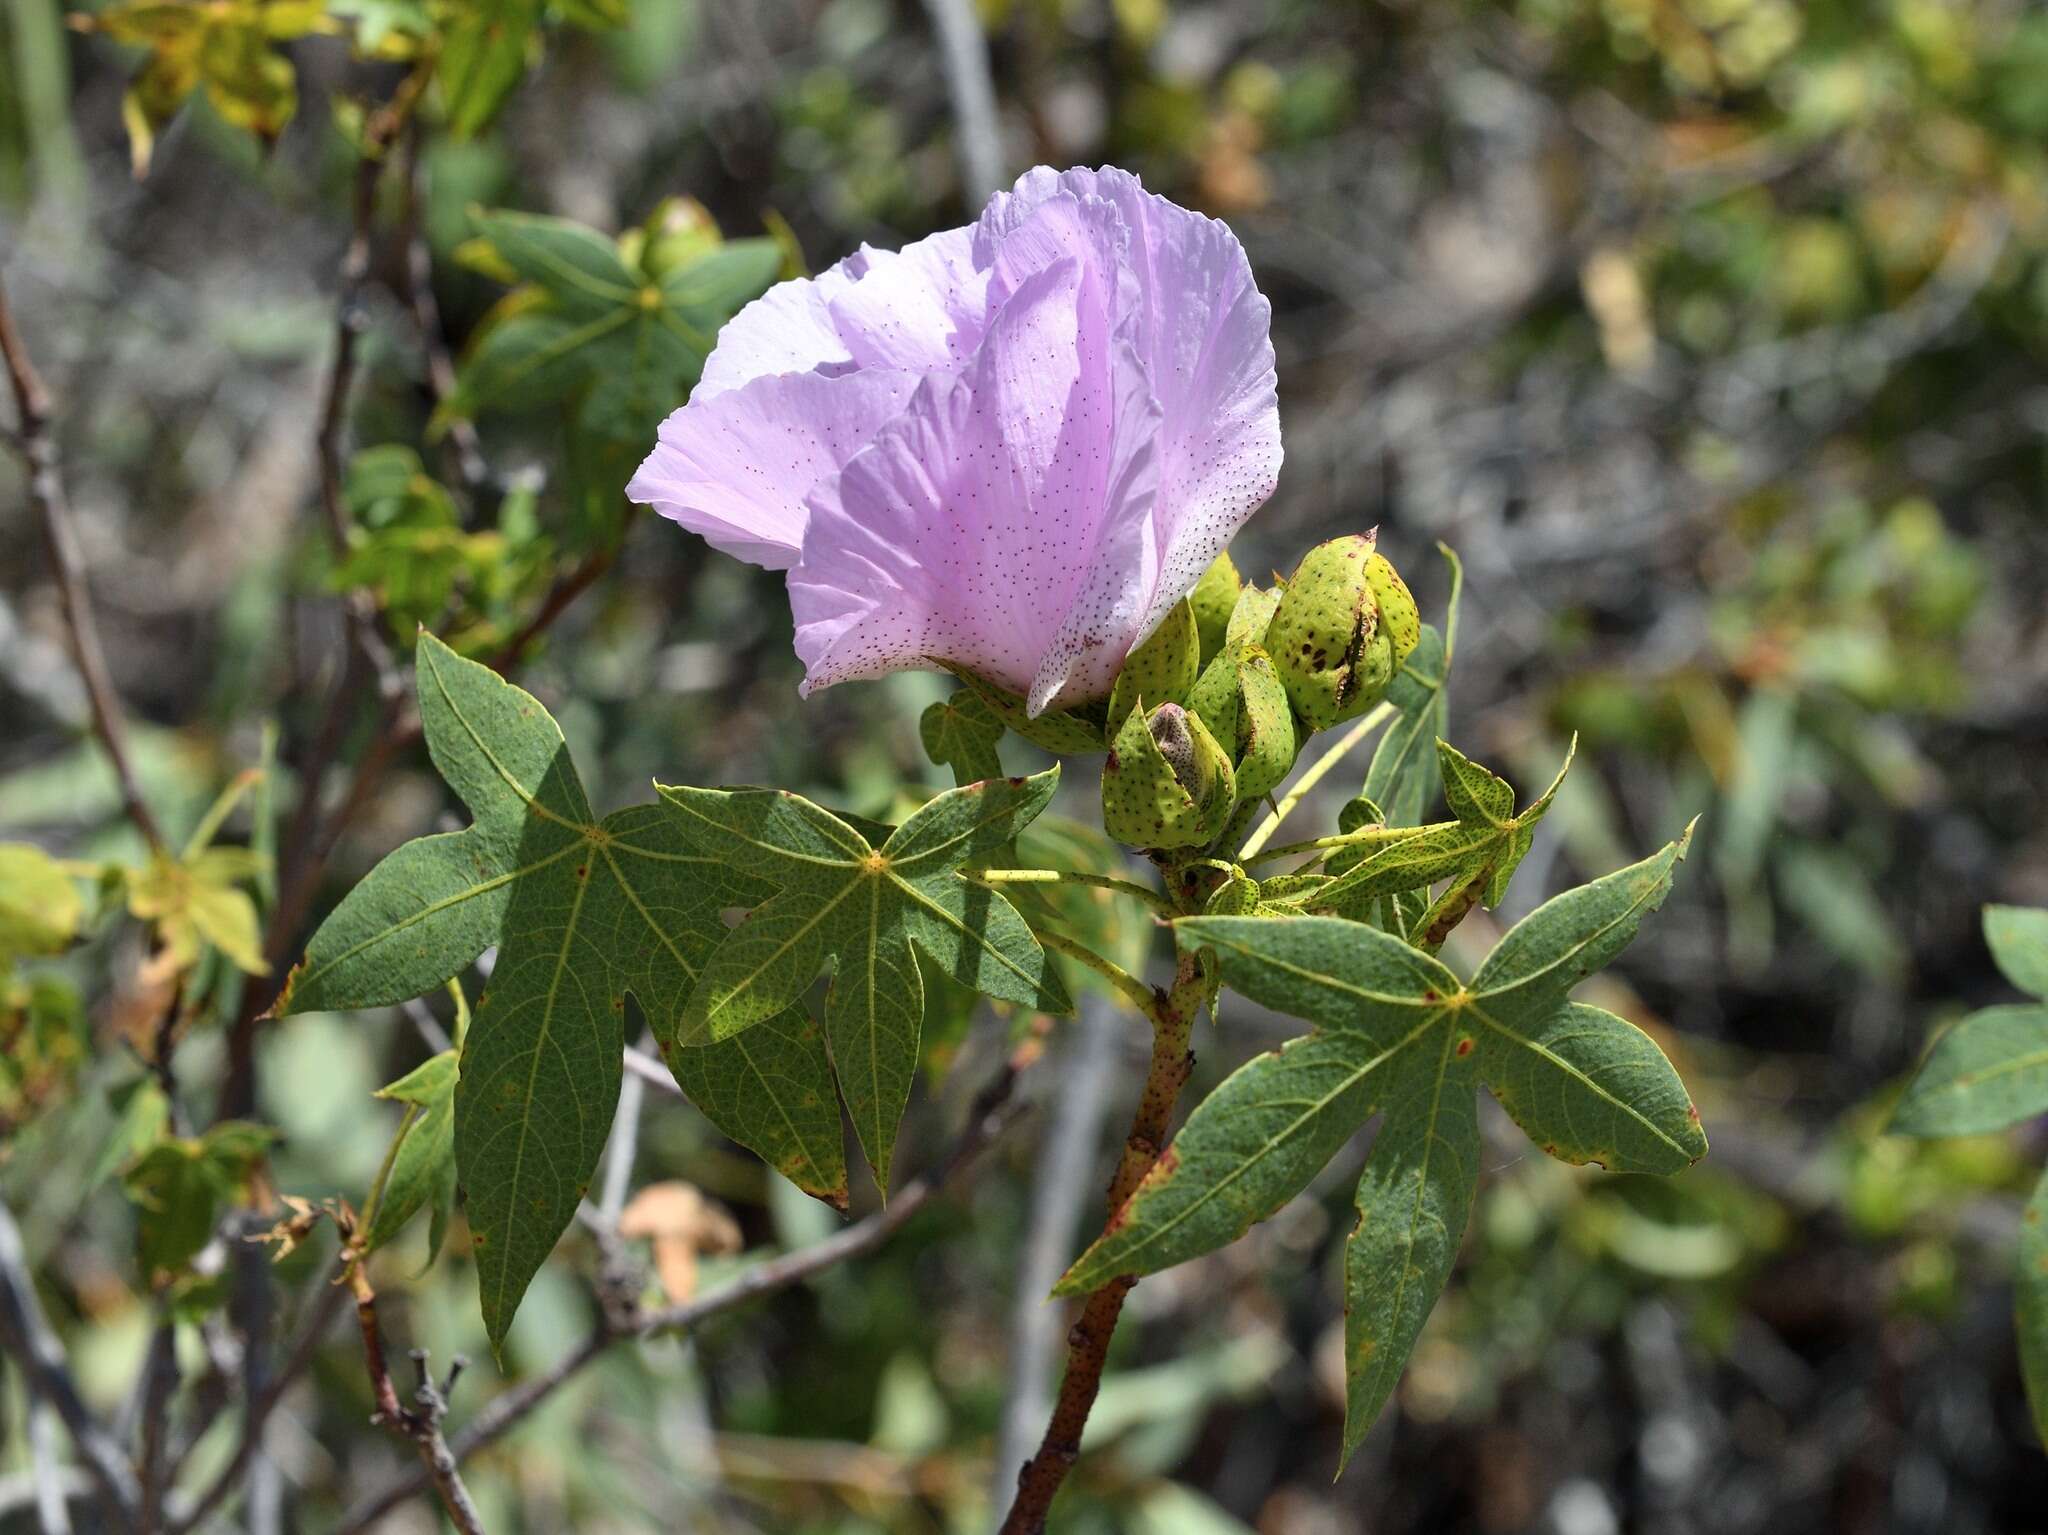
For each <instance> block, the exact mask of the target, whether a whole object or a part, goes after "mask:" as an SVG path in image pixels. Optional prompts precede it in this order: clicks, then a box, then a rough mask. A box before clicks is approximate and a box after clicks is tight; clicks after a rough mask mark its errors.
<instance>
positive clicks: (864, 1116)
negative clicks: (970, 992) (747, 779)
mask: <svg viewBox="0 0 2048 1535" xmlns="http://www.w3.org/2000/svg"><path fill="white" fill-rule="evenodd" d="M1058 782H1059V769H1058V768H1057V767H1053V768H1050V769H1048V770H1047V771H1045V772H1043V773H1040V774H1038V775H1036V776H1035V777H1031V778H1007V779H1006V778H995V779H988V780H985V781H983V782H980V783H975V784H969V785H968V786H967V787H965V788H960V789H951V790H948V791H947V792H946V793H944V794H940V795H937V796H935V797H934V798H933V799H932V800H931V801H929V802H928V803H927V804H926V805H925V806H924V807H923V808H922V809H920V810H919V811H918V812H917V813H916V814H915V815H913V816H911V817H910V819H908V820H907V821H905V822H904V823H903V824H902V825H901V826H900V827H898V828H897V829H896V830H895V831H894V832H893V833H891V834H890V836H889V837H888V838H887V840H885V841H884V842H883V843H882V845H881V846H880V847H876V846H875V845H874V844H873V843H871V842H870V841H869V840H868V838H867V837H866V836H864V835H863V834H862V833H861V832H860V831H859V830H858V829H856V828H855V827H853V826H850V825H848V824H847V823H846V822H845V821H844V820H842V819H841V818H840V817H838V816H836V815H833V814H832V813H831V812H830V811H828V810H824V809H821V808H820V807H819V806H817V805H814V804H812V803H811V802H810V801H809V800H807V799H804V798H802V797H801V796H800V795H796V794H791V793H788V792H786V791H783V790H775V789H738V790H734V789H693V788H671V787H667V786H663V785H657V786H656V787H657V788H659V789H660V792H661V795H662V797H663V798H664V799H665V800H667V801H668V803H669V805H670V806H671V807H673V809H674V811H675V812H676V820H677V824H678V825H679V826H680V827H681V828H682V834H683V836H684V837H685V838H686V840H688V841H689V842H690V843H692V844H693V845H695V846H696V847H697V848H698V849H699V850H700V851H701V852H702V853H704V854H705V855H707V856H709V857H713V858H717V859H722V860H724V861H726V862H729V863H732V864H735V865H739V866H743V867H745V868H746V869H748V870H749V872H750V873H752V874H753V875H755V876H756V877H757V878H759V879H762V880H765V881H767V882H768V883H770V884H772V885H774V886H775V887H776V889H777V892H778V893H777V894H776V895H775V897H774V898H773V899H772V900H769V901H767V902H765V903H763V904H762V905H760V906H757V907H755V908H754V910H752V911H751V912H749V913H748V914H747V916H746V917H745V918H744V919H743V920H742V921H741V922H740V923H739V924H738V925H737V926H735V927H734V928H733V929H732V930H731V931H730V932H729V933H728V934H726V936H725V941H724V942H723V943H722V944H720V945H719V947H718V949H717V951H716V952H715V953H714V954H713V955H712V956H711V959H710V962H709V963H708V964H707V965H706V966H705V969H704V973H703V975H702V976H701V977H700V978H699V979H698V981H697V985H696V988H695V990H694V991H693V992H692V993H691V994H690V999H689V1003H688V1005H687V1006H686V1007H685V1008H684V1010H683V1016H682V1018H681V1020H680V1022H679V1025H678V1029H677V1032H678V1035H679V1037H680V1040H681V1043H682V1044H683V1045H684V1046H685V1047H692V1046H699V1045H706V1044H711V1043H714V1042H717V1041H724V1040H732V1039H735V1038H740V1037H744V1036H743V1031H745V1030H748V1029H750V1028H751V1027H752V1026H753V1025H755V1024H757V1023H759V1022H761V1021H762V1020H764V1019H767V1018H771V1017H773V1016H775V1015H776V1014H777V1013H780V1012H782V1011H783V1010H785V1009H786V1008H788V1007H790V1006H791V1005H792V1004H794V1003H795V1002H796V1001H797V1000H798V999H799V998H800V997H802V996H803V994H804V992H805V991H806V990H807V989H808V988H809V987H810V984H811V982H812V981H814V980H815V979H816V978H817V975H818V972H819V971H820V970H821V969H822V968H823V967H824V966H825V964H826V963H827V962H828V961H830V962H831V964H832V988H831V991H830V993H829V995H828V997H827V999H826V1004H825V1033H826V1037H827V1039H828V1040H829V1041H830V1047H831V1053H832V1063H833V1068H834V1071H835V1073H836V1075H837V1077H838V1079H839V1089H840V1091H841V1092H842V1093H843V1094H844V1095H845V1098H846V1106H847V1110H848V1112H849V1113H850V1114H851V1115H852V1117H853V1124H854V1130H855V1133H856V1134H857V1135H858V1136H859V1137H860V1143H861V1147H862V1149H863V1150H864V1151H865V1152H866V1154H867V1158H868V1163H869V1165H870V1166H871V1167H872V1168H873V1169H874V1172H875V1178H876V1181H877V1182H878V1183H879V1184H880V1185H881V1186H882V1188H883V1189H885V1190H886V1189H887V1188H888V1186H889V1160H890V1153H891V1152H892V1150H893V1149H894V1147H895V1142H896V1123H897V1121H898V1120H899V1119H900V1118H901V1117H902V1114H903V1106H904V1104H905V1102H906V1101H908V1098H909V1095H910V1084H911V1079H912V1077H913V1076H914V1075H915V1073H916V1069H917V1060H918V1034H919V1029H920V1027H921V1024H922V1019H923V1013H924V989H923V984H922V982H921V980H920V977H919V974H918V962H917V960H916V959H915V958H913V956H912V949H913V946H914V947H915V948H916V949H917V950H918V951H919V952H921V953H922V954H923V956H924V957H925V959H926V960H928V961H930V962H932V963H934V964H936V965H938V966H939V967H940V968H941V969H943V970H944V971H946V972H947V973H948V974H950V975H951V976H952V977H953V978H954V979H955V980H956V981H959V982H960V983H961V984H962V985H964V986H970V987H972V988H973V989H975V990H976V991H979V992H983V993H985V994H986V995H988V996H991V997H994V998H997V999H998V1000H1001V1001H1006V1002H1016V1003H1019V1004H1021V1005H1023V1006H1026V1007H1037V1008H1042V1009H1044V1010H1046V1011H1048V1012H1065V1011H1067V1009H1068V1007H1069V1003H1068V1000H1067V994H1066V988H1065V987H1064V986H1063V985H1062V984H1061V983H1060V978H1059V973H1058V972H1057V970H1055V969H1054V968H1053V966H1052V964H1051V962H1050V961H1049V960H1048V959H1047V957H1046V954H1045V951H1044V950H1042V949H1041V948H1040V947H1039V946H1038V940H1037V939H1036V938H1035V937H1033V936H1032V933H1031V929H1030V928H1029V927H1028V926H1027V925H1026V924H1025V921H1024V919H1023V918H1022V917H1021V916H1019V915H1018V914H1017V911H1016V908H1014V907H1013V906H1011V904H1010V903H1009V901H1008V900H1006V899H1005V898H1004V897H1003V896H1002V895H999V894H998V893H997V892H995V891H994V890H991V889H990V888H989V887H987V886H986V885H979V884H975V883H973V882H972V881H970V880H968V879H966V878H964V877H962V874H961V870H962V869H963V867H967V866H971V865H973V864H975V863H977V862H979V861H980V860H983V859H985V858H986V857H987V856H988V855H989V854H990V853H991V852H993V851H995V850H996V849H998V848H1000V847H1003V846H1004V845H1006V844H1008V843H1011V842H1014V841H1015V840H1016V837H1017V834H1018V832H1019V831H1021V830H1022V829H1023V828H1024V826H1026V825H1027V824H1028V823H1029V822H1030V821H1031V820H1032V818H1033V817H1035V816H1036V815H1037V814H1038V813H1039V812H1040V811H1041V810H1043V809H1044V808H1045V806H1046V803H1047V801H1049V800H1050V799H1051V798H1052V792H1053V789H1054V787H1055V786H1056V785H1057V784H1058Z"/></svg>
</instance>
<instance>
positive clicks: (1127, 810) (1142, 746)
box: [1102, 703, 1237, 848]
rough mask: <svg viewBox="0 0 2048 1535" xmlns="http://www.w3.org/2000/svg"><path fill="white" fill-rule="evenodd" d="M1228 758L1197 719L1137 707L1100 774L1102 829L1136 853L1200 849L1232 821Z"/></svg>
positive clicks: (1233, 790)
mask: <svg viewBox="0 0 2048 1535" xmlns="http://www.w3.org/2000/svg"><path fill="white" fill-rule="evenodd" d="M1236 803H1237V786H1236V780H1235V777H1234V775H1233V773H1232V771H1231V766H1230V756H1229V753H1227V752H1225V751H1224V749H1223V748H1222V747H1221V746H1219V745H1218V744H1217V742H1216V738H1215V737H1214V736H1213V735H1211V734H1210V733H1209V727H1208V726H1207V725H1205V724H1203V723H1202V720H1201V717H1200V716H1199V715H1195V714H1190V713H1189V712H1188V711H1187V710H1186V709H1183V708H1182V707H1181V706H1180V705H1179V704H1173V703H1165V704H1160V705H1159V706H1158V707H1157V708H1155V709H1152V710H1151V711H1150V712H1149V713H1148V712H1147V711H1146V710H1145V709H1144V707H1143V705H1142V704H1140V705H1138V706H1136V707H1134V708H1133V709H1132V710H1131V712H1130V714H1129V716H1128V717H1127V718H1126V719H1125V720H1124V723H1123V727H1122V728H1121V729H1120V730H1118V731H1117V734H1116V739H1115V741H1114V742H1113V743H1112V744H1111V746H1110V751H1109V757H1108V760H1107V761H1105V762H1104V764H1103V768H1102V826H1103V830H1105V831H1107V832H1108V833H1109V834H1110V836H1112V837H1114V838H1115V839H1116V840H1117V841H1118V842H1122V843H1125V844H1127V845H1128V846H1131V847H1143V848H1179V847H1200V846H1202V845H1204V844H1205V843H1208V842H1212V841H1214V840H1215V838H1216V837H1217V836H1218V835H1219V834H1220V833H1221V832H1222V830H1223V827H1224V824H1225V822H1227V821H1228V820H1229V819H1230V812H1231V808H1232V807H1233V806H1234V805H1235V804H1236Z"/></svg>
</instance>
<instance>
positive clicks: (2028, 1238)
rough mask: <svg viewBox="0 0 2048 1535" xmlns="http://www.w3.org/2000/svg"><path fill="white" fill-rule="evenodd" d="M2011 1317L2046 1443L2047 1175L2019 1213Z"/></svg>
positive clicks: (2030, 1397)
mask: <svg viewBox="0 0 2048 1535" xmlns="http://www.w3.org/2000/svg"><path fill="white" fill-rule="evenodd" d="M2013 1292H2014V1306H2013V1312H2014V1320H2015V1323H2016V1324H2017V1326H2018V1328H2019V1338H2020V1374H2021V1375H2022V1376H2023V1377H2024V1378H2025V1380H2026V1383H2027V1401H2028V1402H2029V1403H2030V1404H2031V1405H2032V1406H2033V1409H2034V1432H2035V1433H2036V1434H2038V1435H2039V1436H2040V1438H2041V1443H2042V1444H2043V1445H2048V1174H2043V1175H2042V1178H2041V1181H2040V1182H2039V1183H2037V1184H2035V1185H2034V1197H2033V1198H2032V1199H2029V1200H2028V1201H2027V1207H2026V1209H2025V1210H2024V1211H2022V1212H2021V1214H2020V1250H2019V1262H2018V1269H2017V1272H2016V1274H2015V1277H2014V1284H2013Z"/></svg>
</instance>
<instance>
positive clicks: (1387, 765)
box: [1361, 545, 1465, 826]
mask: <svg viewBox="0 0 2048 1535" xmlns="http://www.w3.org/2000/svg"><path fill="white" fill-rule="evenodd" d="M1438 547H1440V548H1442V549H1443V554H1444V559H1445V560H1446V561H1448V562H1449V564H1450V567H1451V595H1450V600H1449V601H1448V602H1447V603H1446V604H1445V607H1444V628H1443V631H1442V632H1441V633H1439V632H1438V630H1437V628H1436V626H1435V625H1433V624H1424V625H1423V626H1422V636H1421V638H1420V639H1418V640H1417V641H1416V644H1415V649H1414V651H1413V652H1412V653H1411V654H1410V655H1409V657H1408V659H1407V661H1406V662H1404V663H1403V665H1402V667H1401V670H1400V671H1399V672H1397V673H1395V675H1394V679H1393V681H1392V682H1390V683H1388V684H1387V702H1388V703H1390V704H1392V705H1393V706H1394V708H1395V709H1396V710H1397V711H1398V713H1397V714H1396V715H1395V718H1394V722H1393V723H1392V724H1391V725H1389V726H1388V727H1387V729H1386V733H1385V734H1384V735H1382V736H1381V737H1380V739H1379V744H1378V745H1377V746H1376V747H1374V748H1373V754H1372V763H1371V765H1370V766H1369V767H1367V769H1366V772H1365V787H1364V789H1363V790H1362V791H1361V792H1362V793H1363V795H1364V797H1365V798H1367V799H1369V800H1372V801H1373V802H1374V803H1376V804H1378V805H1380V806H1382V807H1383V808H1384V810H1385V812H1386V815H1385V819H1386V824H1387V825H1389V826H1420V825H1421V824H1422V817H1423V813H1424V812H1425V811H1427V810H1428V809H1429V807H1430V806H1431V805H1433V804H1434V803H1435V802H1436V797H1437V795H1438V793H1439V792H1441V790H1442V787H1443V773H1442V771H1441V769H1440V768H1439V766H1438V762H1437V756H1436V753H1435V752H1434V750H1432V747H1433V745H1434V743H1435V742H1436V741H1438V740H1439V739H1441V738H1442V737H1443V736H1444V735H1445V734H1446V729H1445V726H1446V722H1447V720H1448V718H1449V713H1450V705H1449V699H1448V696H1447V694H1446V691H1445V688H1446V684H1447V683H1448V681H1449V677H1450V670H1451V658H1452V656H1453V655H1454V654H1455V653H1456V650H1457V644H1458V598H1459V596H1460V594H1461V593H1462V592H1463V591H1464V587H1465V567H1464V565H1463V564H1462V563H1460V561H1459V559H1458V557H1457V555H1456V554H1454V553H1452V552H1451V550H1450V548H1449V547H1448V546H1445V545H1439V546H1438Z"/></svg>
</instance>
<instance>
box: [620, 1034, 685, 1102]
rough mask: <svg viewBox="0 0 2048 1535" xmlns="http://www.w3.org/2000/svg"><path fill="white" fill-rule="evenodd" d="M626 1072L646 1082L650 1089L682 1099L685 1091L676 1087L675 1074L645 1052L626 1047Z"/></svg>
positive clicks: (629, 1046)
mask: <svg viewBox="0 0 2048 1535" xmlns="http://www.w3.org/2000/svg"><path fill="white" fill-rule="evenodd" d="M626 1070H628V1071H630V1072H631V1073H632V1074H633V1075H634V1076H636V1077H638V1078H639V1079H640V1080H641V1081H643V1082H645V1083H646V1084H647V1085H648V1086H649V1087H652V1088H655V1089H657V1090H659V1091H661V1092H664V1093H668V1094H670V1095H672V1096H674V1097H677V1098H680V1097H682V1095H683V1090H682V1089H681V1088H680V1087H678V1086H677V1085H676V1078H675V1073H674V1072H672V1071H670V1070H669V1069H668V1067H667V1066H666V1065H665V1064H664V1063H662V1062H661V1061H659V1060H656V1059H655V1058H654V1057H653V1056H651V1055H649V1054H648V1053H647V1052H646V1051H644V1050H635V1049H634V1048H633V1047H632V1046H631V1045H628V1046H626Z"/></svg>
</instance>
